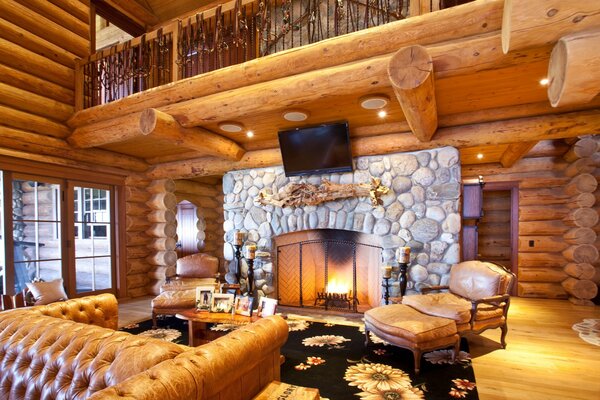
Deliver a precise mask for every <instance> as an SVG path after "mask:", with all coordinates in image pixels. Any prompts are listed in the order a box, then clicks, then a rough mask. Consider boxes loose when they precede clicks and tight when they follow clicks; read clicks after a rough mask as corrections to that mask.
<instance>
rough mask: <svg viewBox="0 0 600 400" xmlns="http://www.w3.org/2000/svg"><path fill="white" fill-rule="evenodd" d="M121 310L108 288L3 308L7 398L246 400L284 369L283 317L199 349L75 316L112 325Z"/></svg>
mask: <svg viewBox="0 0 600 400" xmlns="http://www.w3.org/2000/svg"><path fill="white" fill-rule="evenodd" d="M67 303H68V304H67ZM116 309H117V302H116V299H115V298H114V296H112V295H102V296H92V297H89V298H83V299H74V300H69V301H68V302H61V303H54V304H51V305H48V306H40V307H32V308H22V309H15V310H10V311H5V312H0V394H1V395H0V398H7V399H55V398H61V399H86V398H91V399H96V400H98V399H112V398H114V399H117V398H118V399H159V400H165V399H175V400H179V399H231V400H235V399H238V400H246V399H251V398H252V397H253V396H254V395H256V394H257V393H258V392H259V391H260V390H261V389H262V388H263V387H265V386H266V385H267V384H268V383H269V382H271V381H272V380H274V379H278V378H279V376H280V375H279V356H280V354H279V349H280V347H281V346H282V345H283V343H285V341H286V340H287V324H286V323H285V321H284V320H283V319H282V318H281V317H278V316H273V317H268V318H265V319H261V320H260V321H258V322H255V323H253V324H250V325H248V326H245V327H244V328H240V329H239V330H238V331H235V332H234V333H231V334H229V335H226V336H224V337H222V338H220V339H218V340H216V341H214V342H212V343H209V344H207V345H204V346H200V347H197V348H189V347H187V346H181V345H177V344H173V343H168V342H164V341H159V340H155V339H149V338H141V337H138V336H134V335H130V334H128V333H125V332H118V331H114V330H112V329H107V328H103V327H99V326H93V325H87V324H83V323H79V322H74V321H72V320H71V319H75V320H78V321H90V322H91V321H94V322H96V323H98V324H100V325H103V324H104V325H112V324H113V322H112V321H113V317H116V312H114V313H113V311H110V310H116ZM99 310H100V311H99ZM88 313H91V315H87V314H88Z"/></svg>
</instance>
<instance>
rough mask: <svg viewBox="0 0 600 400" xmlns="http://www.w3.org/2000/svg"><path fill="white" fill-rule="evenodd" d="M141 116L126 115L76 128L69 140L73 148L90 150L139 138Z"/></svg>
mask: <svg viewBox="0 0 600 400" xmlns="http://www.w3.org/2000/svg"><path fill="white" fill-rule="evenodd" d="M140 115H141V113H135V114H131V115H125V116H123V117H118V118H113V119H108V120H106V121H101V122H98V123H95V124H92V125H87V126H83V127H80V128H76V129H75V130H74V131H73V133H72V134H71V136H69V138H68V139H67V140H68V142H69V144H71V146H73V147H78V148H89V147H96V146H101V145H104V144H108V143H116V142H122V141H125V140H128V139H133V138H135V137H139V136H141V131H140V125H139V124H140Z"/></svg>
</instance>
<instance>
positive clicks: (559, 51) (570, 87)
mask: <svg viewBox="0 0 600 400" xmlns="http://www.w3.org/2000/svg"><path fill="white" fill-rule="evenodd" d="M598 12H599V13H600V7H599V11H598ZM598 24H600V20H599V21H598ZM548 80H549V82H550V84H549V85H548V99H549V100H550V104H552V106H553V107H559V106H566V105H575V104H584V103H588V102H590V101H591V100H592V99H593V98H594V97H596V95H597V94H598V93H600V85H598V82H600V30H599V29H596V30H593V31H586V32H579V33H574V34H572V35H568V36H565V37H563V38H561V39H560V40H559V41H558V43H556V45H555V46H554V50H552V55H551V56H550V63H549V65H548Z"/></svg>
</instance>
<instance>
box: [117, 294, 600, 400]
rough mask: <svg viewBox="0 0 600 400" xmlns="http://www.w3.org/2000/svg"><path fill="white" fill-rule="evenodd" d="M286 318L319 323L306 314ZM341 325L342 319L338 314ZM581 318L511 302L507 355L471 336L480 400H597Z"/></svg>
mask: <svg viewBox="0 0 600 400" xmlns="http://www.w3.org/2000/svg"><path fill="white" fill-rule="evenodd" d="M151 299H152V298H151V297H144V298H141V299H134V300H128V301H121V303H120V305H119V325H120V326H123V325H125V324H129V323H132V322H138V321H141V320H144V319H148V318H150V300H151ZM284 312H289V313H294V314H304V313H305V314H307V315H309V316H310V317H311V318H314V319H320V318H323V314H322V313H315V312H314V311H312V312H311V311H310V310H301V309H293V310H291V309H285V310H284ZM334 318H335V319H336V320H338V321H339V322H342V321H344V320H350V322H356V319H357V318H345V317H344V316H343V315H339V314H336V315H335V317H334ZM584 318H595V319H600V307H598V306H596V307H584V306H575V305H573V304H571V303H569V302H568V301H565V300H546V299H526V298H519V297H513V299H512V304H511V307H510V311H509V317H508V326H509V333H508V336H507V342H508V346H507V348H506V350H503V349H502V348H501V347H500V344H499V340H500V330H499V329H494V330H490V331H486V332H484V333H483V334H482V335H469V336H468V340H469V345H470V348H471V356H472V357H473V366H474V369H475V377H476V380H477V388H478V390H479V398H480V399H481V400H509V399H510V400H519V399H523V400H525V399H527V400H550V399H561V400H571V399H572V400H598V399H600V347H598V346H594V345H592V344H589V343H586V342H584V341H583V340H582V339H580V338H579V337H578V333H577V332H576V331H574V330H573V329H572V328H571V326H572V325H573V324H575V323H578V322H581V321H583V319H584Z"/></svg>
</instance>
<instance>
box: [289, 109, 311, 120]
mask: <svg viewBox="0 0 600 400" xmlns="http://www.w3.org/2000/svg"><path fill="white" fill-rule="evenodd" d="M307 118H308V112H306V111H304V110H289V111H286V112H284V113H283V119H285V120H286V121H291V122H300V121H304V120H306V119H307Z"/></svg>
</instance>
